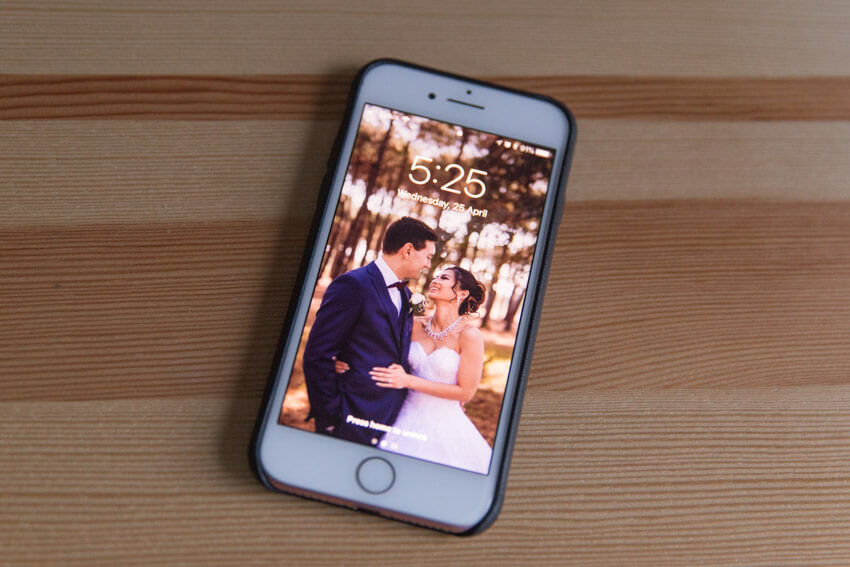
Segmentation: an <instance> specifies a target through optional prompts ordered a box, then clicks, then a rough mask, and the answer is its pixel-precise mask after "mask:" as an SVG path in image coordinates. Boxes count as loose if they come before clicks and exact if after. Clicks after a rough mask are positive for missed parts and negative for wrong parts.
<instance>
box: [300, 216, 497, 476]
mask: <svg viewBox="0 0 850 567" xmlns="http://www.w3.org/2000/svg"><path fill="white" fill-rule="evenodd" d="M436 244H437V235H436V233H434V231H433V230H431V229H430V228H429V227H428V225H426V224H425V223H423V222H421V221H419V220H416V219H413V218H410V217H404V218H402V219H399V220H397V221H395V222H394V223H392V224H391V225H390V226H389V227H388V228H387V231H386V233H385V234H384V239H383V245H382V254H381V256H380V257H379V258H378V259H377V260H375V261H374V262H371V263H369V264H368V265H366V266H363V267H362V268H358V269H355V270H352V271H350V272H347V273H345V274H343V275H341V276H339V277H338V278H336V279H335V280H334V281H333V282H331V284H330V285H329V286H328V288H327V290H326V291H325V294H324V297H323V298H322V304H321V307H320V308H319V311H318V312H317V313H316V320H315V322H314V323H313V327H312V329H311V330H310V336H309V338H308V340H307V346H306V348H305V350H304V377H305V382H306V385H307V395H308V397H309V400H310V415H309V416H308V419H309V417H313V418H315V420H316V431H317V432H318V433H323V434H326V435H331V436H333V437H337V438H340V439H346V440H349V441H355V442H358V443H364V444H368V445H378V444H380V447H381V448H383V449H386V450H388V451H393V452H396V453H401V454H405V455H410V456H412V457H418V458H420V459H425V460H429V461H433V462H437V463H441V464H446V465H450V466H454V467H460V468H464V469H467V470H473V471H476V472H480V473H486V472H487V470H488V468H489V464H490V456H491V449H490V446H489V445H488V444H487V441H486V440H485V439H484V438H483V437H482V436H481V434H480V433H479V432H478V430H477V429H476V427H475V425H474V424H473V423H472V422H471V421H470V420H469V418H468V417H466V414H465V413H464V412H463V409H462V407H461V404H462V403H466V402H468V401H469V400H470V399H472V397H473V395H474V394H475V392H476V390H477V389H478V385H479V383H480V381H481V373H482V370H483V365H484V339H483V337H482V336H481V331H480V330H479V329H478V328H477V327H475V326H474V325H472V324H471V323H470V322H469V321H468V320H467V316H468V315H470V314H472V313H475V311H476V310H477V309H478V307H479V306H480V305H481V304H482V302H483V301H484V295H485V290H484V286H483V285H482V284H481V283H480V282H479V281H478V280H476V279H475V277H474V276H473V275H472V274H471V273H470V272H468V271H467V270H464V269H463V268H460V267H457V266H454V267H451V268H448V269H446V270H445V271H443V272H442V273H440V274H438V275H437V277H436V278H434V280H433V281H432V282H431V283H430V285H429V287H428V297H429V299H430V300H431V301H432V302H433V303H434V305H435V311H434V314H433V316H432V317H414V306H413V305H411V301H410V300H411V296H412V294H411V292H410V290H409V289H408V288H407V283H406V281H405V280H408V279H417V278H418V277H419V274H420V272H421V271H422V270H423V269H426V268H429V267H430V266H431V259H432V257H433V255H434V253H435V252H436Z"/></svg>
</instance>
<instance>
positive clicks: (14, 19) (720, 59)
mask: <svg viewBox="0 0 850 567" xmlns="http://www.w3.org/2000/svg"><path fill="white" fill-rule="evenodd" d="M0 12H2V13H3V17H2V18H0V53H2V54H3V57H2V61H1V62H0V63H2V65H0V72H3V73H24V74H67V73H71V74H75V75H91V74H124V75H127V74H130V75H163V74H177V75H222V74H224V75H233V74H243V73H244V74H252V75H255V74H278V73H285V74H305V73H307V74H309V73H316V72H319V73H334V74H338V73H340V72H345V73H352V72H353V71H354V70H356V69H357V68H359V67H360V66H362V65H363V64H364V63H365V62H367V61H371V60H373V59H377V58H379V57H388V56H392V57H397V58H399V59H405V60H410V61H418V62H420V63H423V64H428V65H430V66H433V67H437V68H440V69H446V70H451V71H455V72H457V73H461V74H464V75H473V76H496V75H510V76H541V75H555V76H558V75H563V74H564V73H565V72H566V73H570V74H575V75H609V76H622V75H629V76H667V77H718V76H719V77H725V76H736V77H741V76H745V77H766V76H767V77H787V76H795V77H808V76H847V75H850V42H848V39H847V29H848V28H850V13H848V11H847V9H846V6H845V5H844V4H843V3H842V2H836V1H835V0H818V1H814V0H813V1H809V2H794V1H789V0H782V1H773V0H747V1H742V2H733V3H722V4H716V3H707V4H706V3H703V2H681V3H680V2H676V3H671V2H663V1H659V0H655V1H648V2H629V1H626V0H613V1H612V0H606V1H603V2H569V3H566V4H565V3H563V2H559V1H553V0H544V1H536V2H528V3H525V4H523V5H522V6H521V7H520V6H517V4H516V2H514V1H508V0H495V1H490V0H473V1H470V2H464V3H463V4H460V3H458V2H453V1H451V0H434V1H431V2H427V3H424V4H423V3H415V4H408V3H399V2H395V1H390V0H379V1H376V2H370V3H369V4H363V5H355V4H350V3H345V4H342V3H340V2H338V1H335V0H319V1H313V0H294V1H289V2H284V3H281V2H274V1H270V0H247V1H245V2H240V3H239V4H238V5H236V4H233V3H231V2H227V1H226V0H216V1H209V0H205V1H199V0H189V1H185V2H181V3H180V4H179V5H175V4H174V3H173V2H168V1H165V0H152V1H149V2H145V3H144V4H143V5H140V4H136V3H132V2H130V3H115V2H103V1H102V0H85V1H83V2H75V3H68V2H63V1H61V0H43V1H41V2H37V3H32V2H28V1H25V0H6V1H4V2H3V3H2V4H0Z"/></svg>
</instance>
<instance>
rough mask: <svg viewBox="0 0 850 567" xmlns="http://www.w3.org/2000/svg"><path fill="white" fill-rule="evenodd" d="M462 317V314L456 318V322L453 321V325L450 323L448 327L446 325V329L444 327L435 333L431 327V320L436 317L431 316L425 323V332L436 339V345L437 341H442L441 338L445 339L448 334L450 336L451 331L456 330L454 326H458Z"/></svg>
mask: <svg viewBox="0 0 850 567" xmlns="http://www.w3.org/2000/svg"><path fill="white" fill-rule="evenodd" d="M461 319H463V317H462V316H461V317H458V318H457V319H455V321H454V323H452V324H451V325H449V326H448V327H446V328H445V329H443V330H442V331H440V332H439V333H435V332H434V331H433V330H432V329H431V321H433V320H434V318H433V317H431V318H430V319H428V322H427V323H425V334H426V335H428V336H429V337H431V338H432V339H434V346H436V345H437V341H441V340H443V339H445V338H446V337H447V336H449V333H451V332H452V331H453V330H454V328H455V327H457V324H458V323H460V320H461Z"/></svg>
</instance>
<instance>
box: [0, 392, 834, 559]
mask: <svg viewBox="0 0 850 567" xmlns="http://www.w3.org/2000/svg"><path fill="white" fill-rule="evenodd" d="M848 401H850V400H848V398H847V392H846V388H840V387H832V388H816V389H813V388H796V389H784V390H779V391H777V390H775V389H766V390H759V389H737V390H696V391H692V392H685V391H653V392H649V391H644V392H633V393H631V394H630V396H629V397H628V398H624V397H623V396H622V394H621V393H615V392H583V393H582V392H572V393H563V392H561V393H553V392H544V391H532V392H529V395H528V398H527V401H526V408H525V412H524V417H523V422H522V427H521V432H520V436H519V442H518V446H517V447H518V449H517V453H516V455H515V461H514V466H513V469H512V474H511V482H510V490H509V491H508V498H507V501H506V503H505V508H504V511H503V515H502V517H501V519H500V520H499V522H498V523H497V524H496V525H495V526H494V527H493V528H492V529H491V530H489V531H488V532H486V533H485V534H484V535H482V536H479V537H477V538H475V539H474V540H472V541H470V540H465V539H457V538H451V537H446V536H441V535H439V534H436V533H433V532H427V531H425V530H421V529H418V528H414V527H410V526H404V525H401V524H396V523H392V522H387V521H385V520H382V519H379V518H375V517H370V516H366V515H363V514H357V513H354V512H350V511H347V510H341V509H334V508H332V507H329V506H326V505H324V504H319V503H313V502H307V501H304V500H300V499H297V498H294V497H289V496H279V495H272V494H270V493H268V492H265V491H264V490H263V489H262V488H261V487H260V486H259V484H258V483H256V482H255V481H254V479H253V478H252V477H251V474H250V471H249V469H248V467H247V461H246V459H245V445H246V443H247V439H248V437H249V435H250V431H251V425H252V420H253V417H254V414H255V411H256V409H257V404H258V399H257V398H253V397H252V398H209V397H199V396H191V397H183V398H178V399H172V400H162V399H156V400H146V399H140V398H137V399H133V400H122V401H97V402H68V401H64V402H30V403H14V404H11V403H3V404H0V410H2V411H0V436H2V438H3V439H4V440H5V441H6V442H4V443H3V444H2V445H0V457H2V458H0V474H2V476H3V478H4V479H5V481H6V482H5V483H4V488H2V489H0V497H2V499H3V502H4V505H3V508H2V511H0V526H2V528H3V529H2V531H0V542H2V544H3V549H4V555H3V557H4V560H5V561H7V562H8V563H10V564H19V563H29V562H35V561H38V562H50V563H60V562H61V563H64V564H83V563H85V564H88V565H112V564H115V563H116V562H117V563H122V564H128V565H137V564H138V565H141V564H150V563H164V562H173V561H179V562H185V563H205V564H215V565H227V564H232V563H233V562H235V561H239V562H244V561H246V559H245V558H246V557H247V558H248V559H247V562H248V563H249V564H250V563H256V564H261V563H266V562H275V563H280V562H283V563H285V564H302V563H310V564H312V565H336V564H339V563H346V564H352V565H374V564H378V565H383V564H395V563H397V562H399V561H403V562H404V563H405V564H412V565H426V564H433V563H434V562H437V563H443V562H451V563H455V562H488V563H489V562H493V563H496V564H500V563H502V564H516V563H552V562H555V563H559V564H568V565H586V564H588V563H594V564H601V563H604V564H618V563H629V564H637V565H679V564H682V563H683V562H685V563H687V562H690V560H692V559H693V558H694V557H699V558H700V560H701V561H702V562H709V563H715V564H724V563H726V564H729V563H736V562H737V563H746V564H749V565H771V564H776V563H783V562H784V563H797V562H800V563H806V564H837V563H840V562H841V560H842V558H843V557H844V555H843V548H842V547H841V546H840V545H838V542H841V541H844V540H846V538H847V536H848V535H850V529H848V526H850V523H848V521H849V520H850V517H848V512H847V510H848V504H850V501H848V496H847V492H846V478H847V475H848V474H850V468H848V459H847V457H848V453H850V445H848V441H847V439H848V434H850V418H848V416H847V412H846V411H845V410H846V405H847V403H848ZM57 463H62V467H61V469H57V468H56V464H57ZM10 486H13V487H14V490H13V491H10V488H9V487H10ZM337 530H344V535H342V534H338V535H337V536H335V537H340V538H344V540H345V541H346V545H345V546H342V545H329V544H328V542H327V538H328V534H329V533H336V532H337ZM234 531H236V532H238V533H239V538H234V537H232V536H233V533H234ZM387 540H391V541H392V542H393V545H386V542H387ZM95 550H96V553H95V552H94V551H95ZM319 550H320V551H319ZM566 550H569V552H568V553H566V552H565V551H566Z"/></svg>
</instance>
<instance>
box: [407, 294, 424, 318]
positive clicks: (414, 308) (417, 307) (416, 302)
mask: <svg viewBox="0 0 850 567" xmlns="http://www.w3.org/2000/svg"><path fill="white" fill-rule="evenodd" d="M410 312H411V313H412V314H413V315H422V314H423V313H425V296H424V295H422V294H421V293H414V294H413V295H411V296H410Z"/></svg>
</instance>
